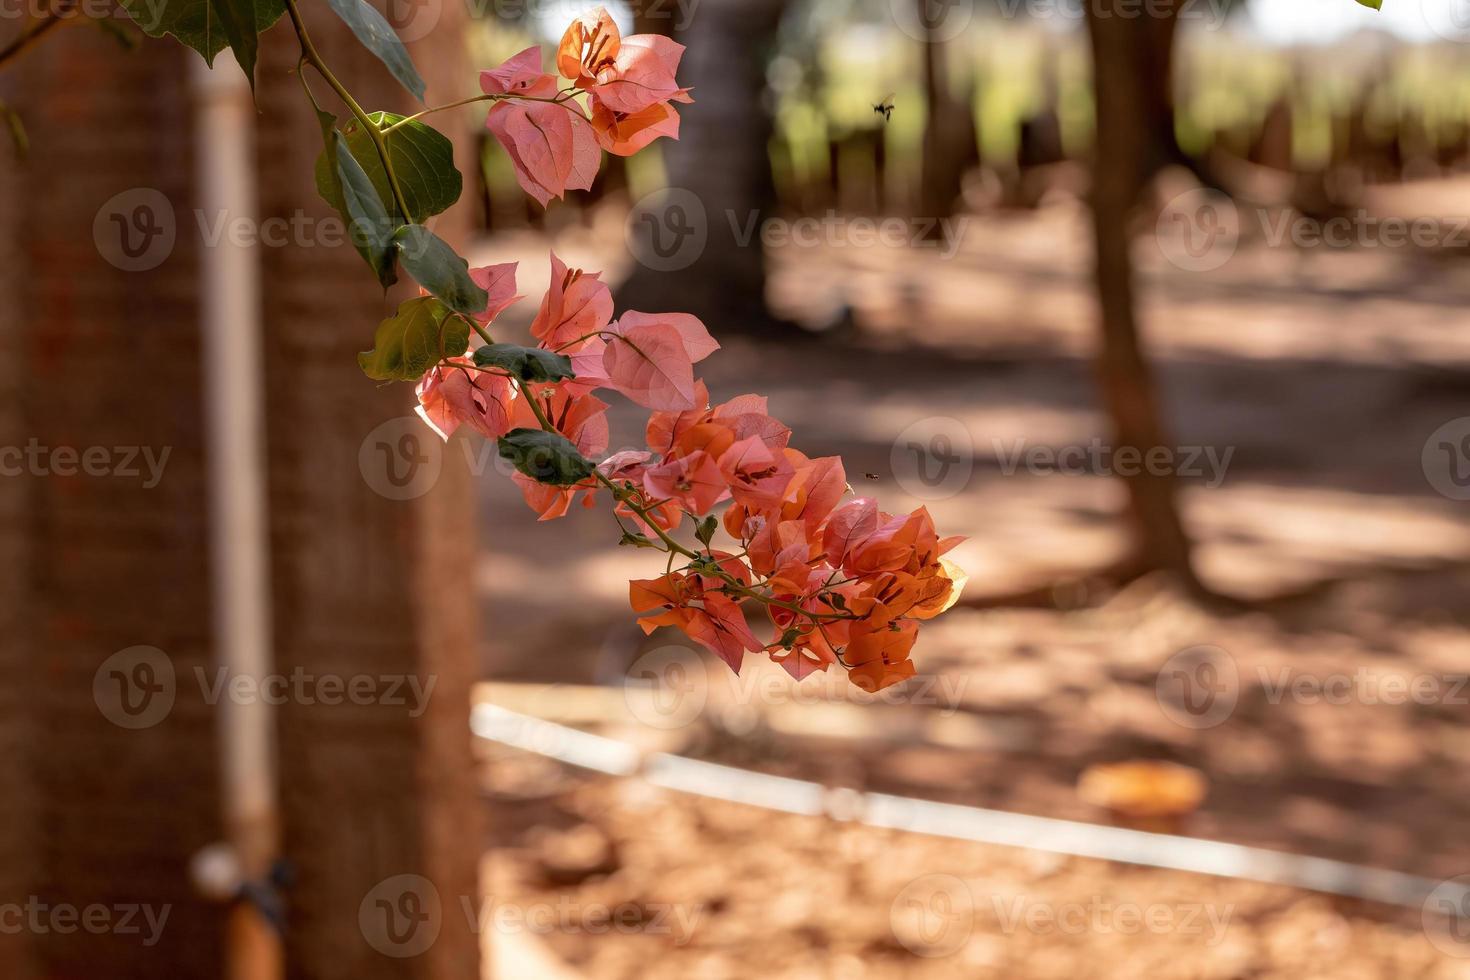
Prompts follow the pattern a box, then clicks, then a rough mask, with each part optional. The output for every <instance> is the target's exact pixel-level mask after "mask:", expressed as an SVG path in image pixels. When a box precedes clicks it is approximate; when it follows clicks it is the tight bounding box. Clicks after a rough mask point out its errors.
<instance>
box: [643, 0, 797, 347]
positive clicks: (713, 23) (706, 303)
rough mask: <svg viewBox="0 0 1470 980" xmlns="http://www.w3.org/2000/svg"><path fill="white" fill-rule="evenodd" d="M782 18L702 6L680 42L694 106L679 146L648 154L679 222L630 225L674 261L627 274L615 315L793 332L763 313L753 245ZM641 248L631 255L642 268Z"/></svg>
mask: <svg viewBox="0 0 1470 980" xmlns="http://www.w3.org/2000/svg"><path fill="white" fill-rule="evenodd" d="M783 9H784V4H783V2H782V0H704V2H703V3H701V4H700V7H699V12H698V16H695V17H691V18H690V19H689V25H688V27H687V29H685V30H684V31H683V32H682V33H681V34H680V35H679V36H678V40H679V41H680V42H681V43H683V44H685V45H687V46H688V47H689V51H688V53H687V54H686V55H685V57H684V61H683V63H682V64H681V66H680V69H679V75H680V80H681V81H682V82H683V84H684V85H686V86H688V87H690V88H692V89H693V90H694V91H693V93H692V95H693V97H694V100H695V101H694V104H693V105H687V106H679V115H680V139H679V140H678V141H673V140H660V141H659V142H658V143H656V144H655V146H657V147H658V148H660V149H661V150H662V152H663V159H664V163H665V165H666V167H667V171H668V185H669V187H670V188H679V189H682V190H683V191H687V192H688V194H681V195H675V196H674V197H671V198H669V199H668V201H669V208H670V209H672V208H676V207H677V208H682V210H681V211H679V212H678V213H674V212H673V211H672V210H655V211H653V212H651V213H649V214H647V215H643V216H640V215H638V214H635V215H634V216H633V218H632V219H631V220H633V221H634V222H635V223H637V222H640V221H647V222H651V224H650V225H648V226H647V228H651V230H652V233H653V234H654V235H662V236H663V237H662V239H656V241H657V240H662V241H664V242H666V243H668V245H669V246H670V247H671V248H672V249H673V252H672V253H671V255H672V258H671V260H670V262H669V263H668V264H665V263H662V262H659V261H657V259H656V258H655V260H654V261H653V262H650V263H648V264H639V265H636V266H635V267H634V272H633V274H632V275H631V276H630V277H629V279H628V280H627V282H625V283H624V284H623V286H622V287H621V289H620V290H619V291H618V307H619V308H620V309H621V308H625V307H626V308H631V309H645V310H685V311H688V312H690V313H693V314H695V315H696V316H698V317H700V318H702V319H703V320H704V321H705V322H706V323H708V324H709V325H710V326H711V327H712V328H714V329H715V331H716V332H717V333H718V332H721V331H726V332H729V331H741V332H748V333H756V334H760V333H767V334H769V333H787V332H789V331H790V330H792V329H793V328H791V327H790V326H788V325H785V324H782V323H781V322H780V321H778V320H777V319H776V318H775V317H774V316H773V315H772V314H771V313H770V312H769V310H768V309H767V308H766V298H765V293H766V268H765V255H764V251H763V249H762V247H761V235H760V226H761V222H762V221H764V220H765V219H766V218H767V217H769V214H770V211H771V208H772V206H773V205H774V203H775V197H776V194H775V185H774V183H773V180H772V177H771V161H770V155H769V151H768V146H769V143H770V140H771V134H772V125H771V115H770V112H769V109H768V106H767V103H766V99H765V98H764V96H763V93H764V92H765V87H766V62H767V50H768V48H769V46H770V44H771V43H772V39H773V38H774V36H775V32H776V27H777V24H778V23H779V21H780V18H781V12H782V10H783ZM691 195H692V197H691ZM691 202H697V204H694V203H691ZM690 211H693V212H694V213H692V214H691V213H689V212H690ZM700 212H702V214H701V213H700ZM686 219H687V221H686ZM690 223H692V224H694V225H702V226H703V229H704V231H705V232H706V234H707V236H708V237H707V240H706V241H705V243H704V245H703V248H702V250H701V249H699V248H698V233H697V232H696V233H695V234H694V236H693V237H692V238H689V239H685V238H684V237H683V235H682V234H681V232H680V229H681V228H683V227H688V226H689V224H690ZM647 228H645V230H647ZM638 231H639V229H638V227H637V225H636V224H635V228H634V233H635V234H636V233H638ZM644 248H645V246H639V247H635V248H634V250H633V251H634V254H635V258H638V259H639V260H640V262H641V261H642V260H643V259H644V258H645V257H646V253H645V252H644ZM655 255H657V253H655ZM655 266H656V267H655Z"/></svg>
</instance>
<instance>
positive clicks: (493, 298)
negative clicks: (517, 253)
mask: <svg viewBox="0 0 1470 980" xmlns="http://www.w3.org/2000/svg"><path fill="white" fill-rule="evenodd" d="M519 264H520V263H518V262H503V263H501V264H500V265H487V266H482V267H480V268H478V269H471V270H470V279H472V280H474V283H475V285H476V286H479V287H480V288H481V289H483V290H485V292H486V293H487V294H489V297H490V298H489V300H488V301H487V302H486V303H485V309H484V310H482V311H481V312H479V313H476V314H475V320H476V321H477V322H479V323H480V324H482V325H483V324H487V323H489V322H490V321H491V320H493V319H495V318H496V317H497V316H499V315H500V314H501V313H502V312H504V310H505V308H506V307H507V306H510V305H511V304H512V303H514V302H515V301H516V300H518V299H521V297H520V296H518V295H516V266H517V265H519Z"/></svg>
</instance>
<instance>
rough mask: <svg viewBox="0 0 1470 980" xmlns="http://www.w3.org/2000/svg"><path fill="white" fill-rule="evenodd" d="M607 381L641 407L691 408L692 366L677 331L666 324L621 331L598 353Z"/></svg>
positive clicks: (692, 392)
mask: <svg viewBox="0 0 1470 980" xmlns="http://www.w3.org/2000/svg"><path fill="white" fill-rule="evenodd" d="M602 366H603V370H604V371H606V372H607V383H608V386H609V387H611V388H614V389H616V390H617V391H619V392H621V393H622V394H623V395H626V396H627V397H628V398H629V399H630V400H632V401H634V402H636V403H637V404H639V405H642V406H643V407H644V408H655V409H665V410H669V409H672V410H679V409H687V408H693V407H694V366H693V365H692V364H691V363H690V361H689V354H688V352H687V351H686V350H685V349H684V343H683V341H682V340H681V339H680V337H679V333H678V331H677V330H675V329H674V328H673V327H671V326H669V325H668V324H662V323H658V324H650V325H648V326H641V327H635V328H634V329H632V330H627V331H622V332H620V333H619V334H618V335H617V336H616V337H614V338H611V339H609V341H608V344H607V349H606V350H605V351H603V355H602Z"/></svg>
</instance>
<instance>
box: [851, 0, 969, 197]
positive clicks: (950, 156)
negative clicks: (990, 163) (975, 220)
mask: <svg viewBox="0 0 1470 980" xmlns="http://www.w3.org/2000/svg"><path fill="white" fill-rule="evenodd" d="M915 3H917V4H918V7H919V23H921V24H923V25H924V28H925V30H926V31H927V32H928V38H927V39H926V40H925V41H924V108H925V117H924V147H923V163H922V166H923V173H922V178H921V184H920V189H919V214H920V215H921V216H922V217H925V218H947V217H949V216H950V215H952V214H954V210H955V204H956V202H957V201H958V200H959V197H960V191H961V184H960V182H961V178H962V177H963V176H964V171H965V165H966V164H967V163H968V162H969V159H970V152H971V147H973V146H974V145H975V132H974V128H973V126H974V122H973V119H972V117H971V115H970V109H969V107H968V106H966V105H964V104H962V103H958V102H956V101H955V99H954V97H953V95H952V94H951V92H950V88H949V74H948V71H947V62H946V58H945V52H946V42H944V41H941V40H939V35H938V33H937V31H936V25H935V23H934V18H933V17H932V16H930V13H931V8H932V7H933V6H934V4H933V0H915ZM882 94H883V93H881V92H879V93H876V94H875V95H874V98H875V99H876V98H880V97H881V96H882ZM899 111H900V112H902V111H903V110H902V109H900V110H899ZM967 141H968V142H969V146H966V145H965V143H966V142H967Z"/></svg>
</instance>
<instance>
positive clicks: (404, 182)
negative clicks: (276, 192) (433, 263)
mask: <svg viewBox="0 0 1470 980" xmlns="http://www.w3.org/2000/svg"><path fill="white" fill-rule="evenodd" d="M368 119H370V120H372V122H373V125H375V126H377V127H378V128H379V129H382V128H383V127H384V126H392V125H393V124H394V123H397V122H399V121H400V120H402V119H403V117H402V116H400V115H397V114H396V113H392V112H370V113H368ZM342 135H343V137H344V138H346V140H347V145H348V146H349V147H351V148H352V155H353V156H354V157H356V158H357V162H358V163H360V164H362V169H363V170H365V171H366V172H367V175H368V176H369V177H370V178H372V181H373V186H374V187H376V188H377V190H378V197H379V198H381V199H382V200H384V201H387V202H390V203H391V202H392V201H393V188H392V187H391V186H390V185H389V183H388V173H387V171H385V170H384V169H383V161H382V160H381V159H380V158H379V157H378V150H377V147H375V146H374V145H373V137H372V135H371V134H370V133H368V132H367V131H366V130H365V129H363V127H362V126H361V125H360V124H359V123H358V121H357V120H356V119H352V120H349V121H348V122H347V124H346V125H344V126H343V127H342ZM383 141H384V143H385V144H386V146H387V150H388V159H389V160H390V161H392V163H393V173H394V174H396V175H397V176H398V186H399V187H400V188H402V190H403V197H404V201H405V203H407V205H408V213H409V220H411V221H413V222H415V223H416V224H423V222H424V220H425V219H426V218H428V217H430V216H431V215H436V214H438V213H440V212H441V211H446V210H448V209H449V208H450V207H451V206H452V205H453V204H454V202H455V201H457V200H459V195H460V191H461V190H463V188H464V179H463V178H462V177H461V176H460V173H459V171H458V170H457V169H455V166H454V144H453V143H451V142H449V140H448V139H447V138H446V137H445V136H444V134H443V133H440V132H438V131H437V130H435V129H433V128H432V127H430V126H426V125H424V124H423V123H421V122H419V121H418V120H414V121H413V122H411V123H405V124H404V125H403V126H400V127H399V128H398V129H395V130H393V132H391V133H387V134H386V135H384V137H383ZM316 188H317V191H318V192H319V193H320V194H321V196H322V197H323V198H324V199H325V200H326V202H327V203H328V204H330V205H331V206H332V207H334V208H336V209H337V211H338V213H340V214H343V216H344V217H345V216H346V214H345V212H343V210H342V195H341V192H340V191H337V190H336V189H334V188H333V186H332V168H331V166H330V164H329V163H328V161H327V160H326V156H325V154H323V155H322V156H320V157H318V158H317V161H316Z"/></svg>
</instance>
